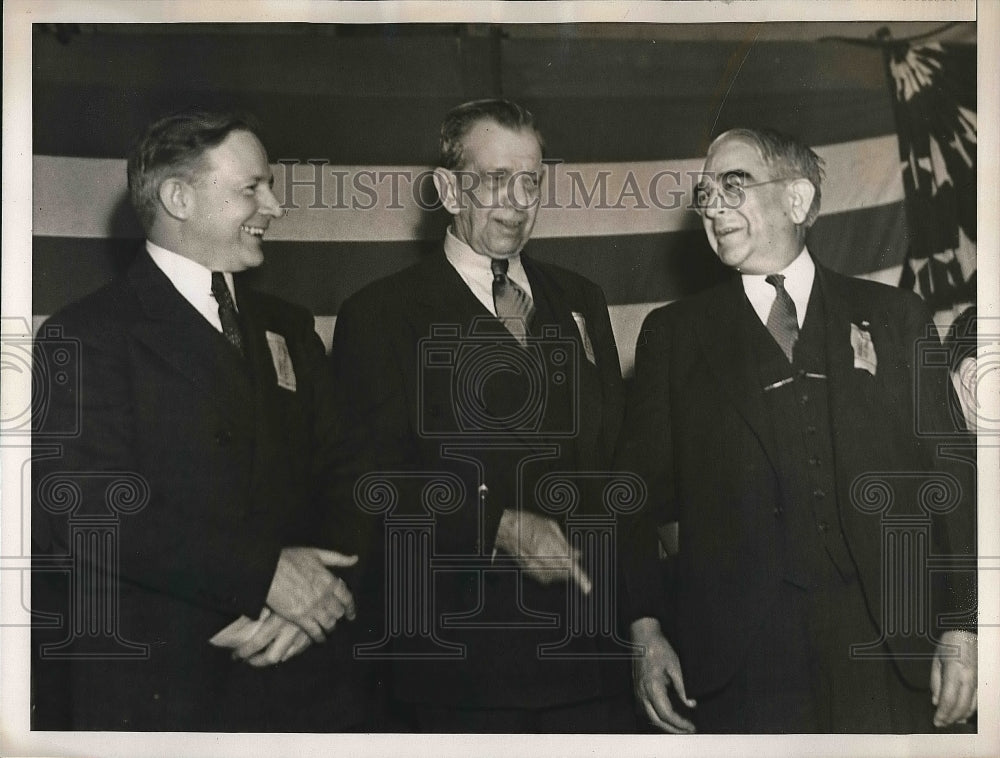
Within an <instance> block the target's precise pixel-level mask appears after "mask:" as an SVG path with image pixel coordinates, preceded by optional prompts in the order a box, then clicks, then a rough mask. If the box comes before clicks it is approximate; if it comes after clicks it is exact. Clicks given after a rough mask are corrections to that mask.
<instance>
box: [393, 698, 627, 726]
mask: <svg viewBox="0 0 1000 758" xmlns="http://www.w3.org/2000/svg"><path fill="white" fill-rule="evenodd" d="M409 710H410V718H411V722H412V726H413V729H414V730H415V731H419V732H425V733H455V732H472V733H479V734H483V733H487V734H488V733H497V734H503V733H510V734H547V733H551V734H570V733H583V734H627V733H632V732H635V731H636V726H637V725H636V719H635V711H634V709H633V707H632V701H631V698H630V696H628V695H626V694H625V693H622V694H621V695H618V696H615V697H606V698H598V699H594V700H587V701H584V702H582V703H572V704H570V705H558V706H552V707H549V708H531V709H528V708H439V707H433V706H425V705H413V706H411V707H410V709H409Z"/></svg>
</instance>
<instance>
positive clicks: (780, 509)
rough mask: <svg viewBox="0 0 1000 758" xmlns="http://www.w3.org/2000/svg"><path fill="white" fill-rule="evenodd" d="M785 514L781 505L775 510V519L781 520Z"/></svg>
mask: <svg viewBox="0 0 1000 758" xmlns="http://www.w3.org/2000/svg"><path fill="white" fill-rule="evenodd" d="M784 512H785V511H784V510H783V509H782V507H781V506H780V505H779V506H777V507H776V508H775V509H774V517H775V518H781V516H782V514H783V513H784Z"/></svg>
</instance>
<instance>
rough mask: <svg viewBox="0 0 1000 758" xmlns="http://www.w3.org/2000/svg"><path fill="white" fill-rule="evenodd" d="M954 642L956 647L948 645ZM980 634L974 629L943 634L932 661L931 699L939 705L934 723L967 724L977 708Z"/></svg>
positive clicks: (942, 725) (943, 725)
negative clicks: (978, 636)
mask: <svg viewBox="0 0 1000 758" xmlns="http://www.w3.org/2000/svg"><path fill="white" fill-rule="evenodd" d="M946 645H954V646H955V647H957V648H958V650H957V651H949V650H948V649H947V648H946V647H945V646H946ZM977 662H978V652H977V637H976V635H975V634H973V633H972V632H960V631H951V632H945V633H944V634H942V635H941V644H940V645H938V649H937V651H936V652H935V653H934V662H933V663H931V702H932V703H933V704H934V705H936V706H937V711H936V712H935V713H934V726H938V727H945V726H951V725H952V724H954V723H956V722H957V723H960V724H964V723H965V722H966V721H968V720H969V717H970V716H971V715H972V714H973V713H975V712H976V707H977V705H978V702H979V694H978V689H977Z"/></svg>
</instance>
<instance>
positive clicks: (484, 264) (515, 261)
mask: <svg viewBox="0 0 1000 758" xmlns="http://www.w3.org/2000/svg"><path fill="white" fill-rule="evenodd" d="M444 255H445V257H446V258H447V259H448V262H449V263H450V264H451V265H452V266H454V267H455V270H457V271H458V273H460V274H462V277H463V278H467V277H473V278H475V279H484V278H485V280H486V281H489V282H491V283H492V281H493V270H492V269H491V268H490V263H491V261H492V259H491V258H490V257H489V256H488V255H480V254H479V253H477V252H476V251H475V250H473V249H472V248H471V247H470V246H469V245H467V244H466V243H465V242H462V240H460V239H459V238H458V237H456V236H455V233H454V232H452V230H451V227H450V226H449V227H448V231H447V232H445V235H444ZM507 260H508V261H510V265H509V266H508V268H507V277H508V278H509V279H511V280H512V281H514V282H515V283H516V284H517V285H518V286H519V287H521V289H523V290H525V291H526V292H528V293H529V294H530V293H531V290H530V288H529V283H528V275H527V273H525V270H524V266H523V265H522V263H521V254H520V253H518V254H517V255H515V256H513V257H511V258H508V259H507Z"/></svg>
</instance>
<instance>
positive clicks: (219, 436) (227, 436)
mask: <svg viewBox="0 0 1000 758" xmlns="http://www.w3.org/2000/svg"><path fill="white" fill-rule="evenodd" d="M215 441H216V443H217V444H218V445H219V446H220V447H225V446H226V445H228V444H229V443H230V442H232V441H233V433H232V432H230V431H229V430H228V429H220V430H219V431H217V432H216V433H215Z"/></svg>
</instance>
